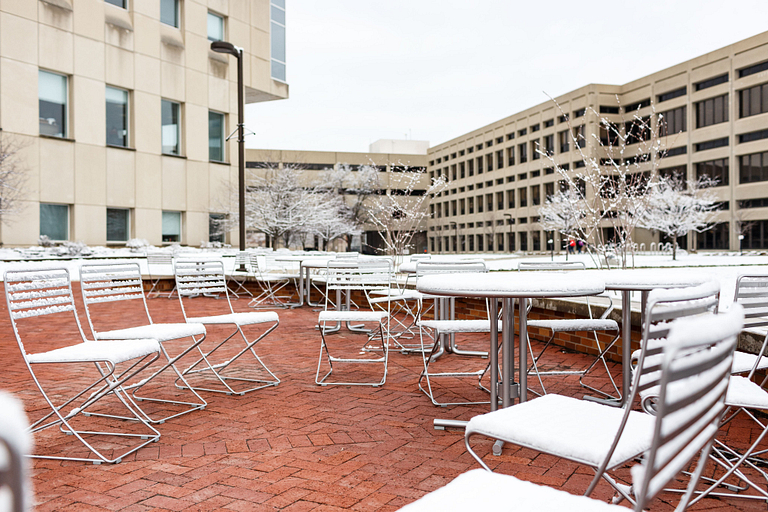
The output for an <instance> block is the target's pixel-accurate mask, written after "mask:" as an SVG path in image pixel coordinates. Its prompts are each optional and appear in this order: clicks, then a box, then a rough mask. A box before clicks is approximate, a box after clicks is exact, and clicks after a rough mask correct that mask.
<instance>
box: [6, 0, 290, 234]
mask: <svg viewBox="0 0 768 512" xmlns="http://www.w3.org/2000/svg"><path fill="white" fill-rule="evenodd" d="M215 40H225V41H229V42H231V43H232V44H234V45H235V46H237V47H241V48H243V63H244V85H245V101H246V102H247V103H255V102H261V101H270V100H277V99H284V98H287V97H288V85H287V83H286V62H285V60H286V58H285V2H284V0H249V1H242V0H18V1H11V2H7V1H5V2H2V3H0V128H2V132H0V136H2V137H3V139H4V140H5V141H6V142H10V141H12V142H13V143H15V144H16V145H18V146H20V147H21V148H22V149H21V150H20V152H19V157H20V162H21V166H22V167H23V168H24V169H25V170H26V174H27V178H28V179H27V185H26V188H25V194H24V198H23V199H24V200H23V206H24V208H23V211H22V212H21V213H20V214H19V215H17V216H15V217H14V218H12V219H10V220H11V222H10V223H7V224H4V225H3V227H2V243H4V244H6V245H34V244H36V243H37V241H38V238H39V236H40V235H46V236H48V237H49V238H50V239H52V240H54V241H62V240H73V241H83V242H85V243H87V244H92V245H97V244H98V245H103V244H115V245H119V244H121V243H125V242H126V241H127V240H129V239H131V238H143V239H146V240H148V241H149V242H151V243H153V244H156V245H160V244H162V243H182V244H195V245H196V244H199V243H200V242H201V241H207V240H208V239H209V232H208V227H209V216H210V215H212V214H215V205H216V204H217V197H216V194H218V193H220V191H222V190H224V189H226V186H227V185H228V184H229V183H237V144H236V142H235V141H234V139H233V140H232V141H230V142H226V141H225V138H226V137H227V135H228V134H229V133H231V132H232V131H234V129H235V127H236V123H237V87H236V84H237V67H236V66H237V63H236V59H235V58H234V57H232V56H228V55H225V54H220V53H215V52H213V51H211V50H210V43H211V41H215ZM231 164H234V165H231ZM236 236H237V234H236V233H233V234H232V237H233V238H234V239H233V240H231V241H232V243H237V240H236Z"/></svg>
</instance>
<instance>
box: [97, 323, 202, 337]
mask: <svg viewBox="0 0 768 512" xmlns="http://www.w3.org/2000/svg"><path fill="white" fill-rule="evenodd" d="M202 334H205V326H204V325H203V324H181V323H175V324H150V325H141V326H139V327H130V328H128V329H116V330H114V331H103V332H98V333H96V339H97V340H135V339H137V338H152V339H155V340H157V341H160V342H163V341H168V340H176V339H179V338H186V337H187V336H200V335H202Z"/></svg>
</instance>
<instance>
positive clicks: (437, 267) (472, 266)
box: [416, 261, 501, 407]
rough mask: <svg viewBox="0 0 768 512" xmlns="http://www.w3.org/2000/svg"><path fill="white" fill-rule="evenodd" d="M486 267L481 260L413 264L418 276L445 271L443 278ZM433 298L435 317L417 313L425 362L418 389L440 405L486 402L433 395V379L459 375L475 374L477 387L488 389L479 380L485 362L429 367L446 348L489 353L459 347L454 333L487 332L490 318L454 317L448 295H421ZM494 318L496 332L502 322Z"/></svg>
mask: <svg viewBox="0 0 768 512" xmlns="http://www.w3.org/2000/svg"><path fill="white" fill-rule="evenodd" d="M487 271H488V269H487V267H486V266H485V263H484V262H482V261H452V262H445V261H442V262H441V261H419V262H418V263H417V264H416V275H417V278H418V277H422V276H425V275H431V274H445V275H446V280H449V279H450V276H451V275H455V274H465V273H485V272H487ZM432 298H434V299H435V302H436V305H435V307H434V311H435V319H434V320H424V318H423V315H420V317H419V320H418V321H417V324H416V325H417V326H418V327H419V339H420V342H421V344H420V352H421V354H422V360H423V365H424V368H423V370H422V371H421V373H420V375H419V389H420V390H421V391H422V392H424V393H425V394H426V395H427V396H428V397H429V399H430V400H431V401H432V403H433V404H434V405H439V406H441V407H446V406H448V405H474V404H487V403H489V402H488V401H487V400H484V401H472V400H465V401H460V402H440V401H439V400H438V398H439V397H437V396H436V393H435V389H433V382H432V381H433V379H439V378H451V379H456V378H461V377H471V378H477V386H478V387H479V388H480V389H483V390H485V391H488V390H487V389H486V388H485V387H484V386H483V385H482V384H481V380H482V378H483V376H484V375H485V373H486V372H487V371H488V365H487V364H484V365H483V366H482V368H478V369H475V370H464V371H442V372H434V371H430V366H431V365H432V364H433V363H434V362H435V361H436V360H437V359H439V358H441V357H443V356H444V355H445V354H446V353H447V352H450V353H452V354H456V355H459V356H480V357H488V352H485V351H469V350H462V349H460V348H458V346H457V345H456V339H455V337H456V335H457V334H468V333H490V332H491V318H490V317H489V316H487V317H486V318H485V319H484V320H457V319H456V315H455V311H454V309H453V308H452V306H451V304H452V298H451V297H434V296H423V298H422V300H429V299H432ZM487 306H488V302H487V301H486V314H487V313H488V307H487ZM495 321H496V322H497V323H498V326H497V327H498V332H501V322H500V321H499V320H498V319H495ZM425 334H428V335H429V336H428V339H429V340H430V342H425Z"/></svg>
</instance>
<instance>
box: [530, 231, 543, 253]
mask: <svg viewBox="0 0 768 512" xmlns="http://www.w3.org/2000/svg"><path fill="white" fill-rule="evenodd" d="M531 245H532V246H533V250H534V251H540V250H541V231H531Z"/></svg>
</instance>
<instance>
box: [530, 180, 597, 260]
mask: <svg viewBox="0 0 768 512" xmlns="http://www.w3.org/2000/svg"><path fill="white" fill-rule="evenodd" d="M585 201H586V199H585V198H584V196H583V195H582V194H581V192H580V191H579V189H578V188H577V187H572V188H567V189H563V190H557V191H555V193H554V194H553V195H552V196H550V197H548V198H547V200H546V202H545V203H544V204H543V205H542V206H541V208H539V224H540V225H541V227H543V228H544V229H545V230H547V231H556V232H558V233H560V234H561V235H563V237H564V238H565V239H566V240H568V239H570V238H573V239H574V240H586V239H587V235H586V233H585V232H584V225H583V223H582V218H583V216H584V211H585V209H586V206H585V205H584V203H585ZM567 256H568V253H567V252H566V258H567Z"/></svg>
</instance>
